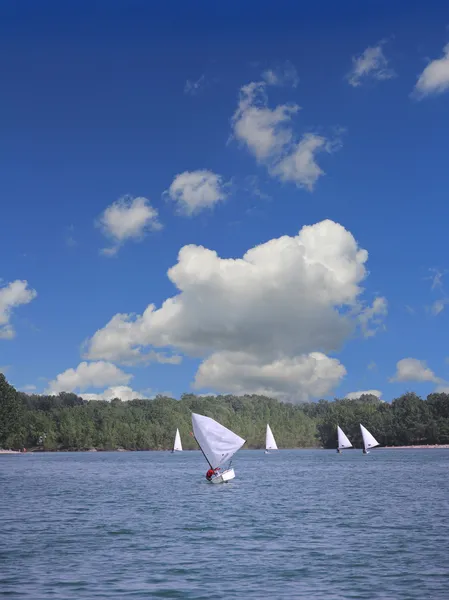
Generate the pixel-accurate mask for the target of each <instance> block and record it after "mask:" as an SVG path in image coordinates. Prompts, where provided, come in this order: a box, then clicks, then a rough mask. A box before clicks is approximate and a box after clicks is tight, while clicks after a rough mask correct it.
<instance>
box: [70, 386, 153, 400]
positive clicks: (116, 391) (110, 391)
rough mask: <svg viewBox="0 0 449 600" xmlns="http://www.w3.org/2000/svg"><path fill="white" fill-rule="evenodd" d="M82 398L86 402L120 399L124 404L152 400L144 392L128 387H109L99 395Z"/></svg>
mask: <svg viewBox="0 0 449 600" xmlns="http://www.w3.org/2000/svg"><path fill="white" fill-rule="evenodd" d="M81 398H83V399H84V400H107V401H109V402H110V401H111V400H114V398H119V399H120V400H121V401H122V402H129V401H130V400H145V399H150V398H148V396H147V395H145V394H143V393H142V392H136V391H134V390H133V389H132V388H130V387H129V386H127V385H117V386H113V387H109V388H107V389H106V390H104V391H103V392H101V393H99V394H95V393H91V394H81Z"/></svg>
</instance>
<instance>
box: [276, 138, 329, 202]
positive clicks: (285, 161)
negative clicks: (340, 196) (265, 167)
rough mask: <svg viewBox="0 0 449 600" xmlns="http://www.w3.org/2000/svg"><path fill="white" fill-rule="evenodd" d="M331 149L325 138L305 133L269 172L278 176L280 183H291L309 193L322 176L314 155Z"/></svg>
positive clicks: (322, 172) (322, 173)
mask: <svg viewBox="0 0 449 600" xmlns="http://www.w3.org/2000/svg"><path fill="white" fill-rule="evenodd" d="M333 147H334V146H333V145H332V144H329V142H328V140H326V138H324V137H322V136H319V135H314V134H312V133H307V134H305V135H304V136H303V137H302V139H301V141H300V142H299V143H298V144H296V146H295V147H294V149H293V150H292V152H291V153H290V154H287V155H286V156H285V157H284V158H282V159H281V160H280V161H279V162H277V163H276V164H274V165H273V166H272V167H271V168H270V169H269V171H270V173H271V174H272V175H278V176H279V179H281V181H293V182H294V183H296V185H297V186H298V187H302V188H305V189H307V190H309V192H311V191H312V190H313V188H314V186H315V183H316V181H317V180H318V178H319V177H321V175H324V171H323V170H322V169H321V167H320V166H319V165H318V163H317V162H316V154H318V153H319V152H323V151H327V152H329V151H330V150H331V148H333Z"/></svg>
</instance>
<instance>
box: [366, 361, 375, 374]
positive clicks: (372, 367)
mask: <svg viewBox="0 0 449 600" xmlns="http://www.w3.org/2000/svg"><path fill="white" fill-rule="evenodd" d="M367 368H368V369H369V370H370V371H376V369H377V364H376V363H375V362H374V360H372V361H371V362H370V363H369V364H368V367H367Z"/></svg>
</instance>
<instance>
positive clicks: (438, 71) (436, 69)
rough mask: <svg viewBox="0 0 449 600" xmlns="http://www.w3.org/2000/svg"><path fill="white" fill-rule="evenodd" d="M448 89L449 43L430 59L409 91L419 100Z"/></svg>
mask: <svg viewBox="0 0 449 600" xmlns="http://www.w3.org/2000/svg"><path fill="white" fill-rule="evenodd" d="M448 89H449V44H446V46H444V48H443V55H442V56H441V57H440V58H437V59H435V60H432V61H431V62H430V63H429V64H428V65H427V67H426V68H425V69H424V71H423V72H422V73H421V75H420V76H419V77H418V81H417V82H416V85H415V87H414V89H413V91H412V93H411V97H412V98H415V99H417V100H421V99H422V98H425V97H426V96H430V95H434V96H436V95H437V94H442V93H443V92H445V91H447V90H448Z"/></svg>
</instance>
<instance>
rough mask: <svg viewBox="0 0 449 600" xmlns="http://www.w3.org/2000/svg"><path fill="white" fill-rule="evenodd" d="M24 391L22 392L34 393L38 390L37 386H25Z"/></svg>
mask: <svg viewBox="0 0 449 600" xmlns="http://www.w3.org/2000/svg"><path fill="white" fill-rule="evenodd" d="M21 389H22V392H34V391H36V390H37V387H36V386H35V385H24V386H23V388H21Z"/></svg>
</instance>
